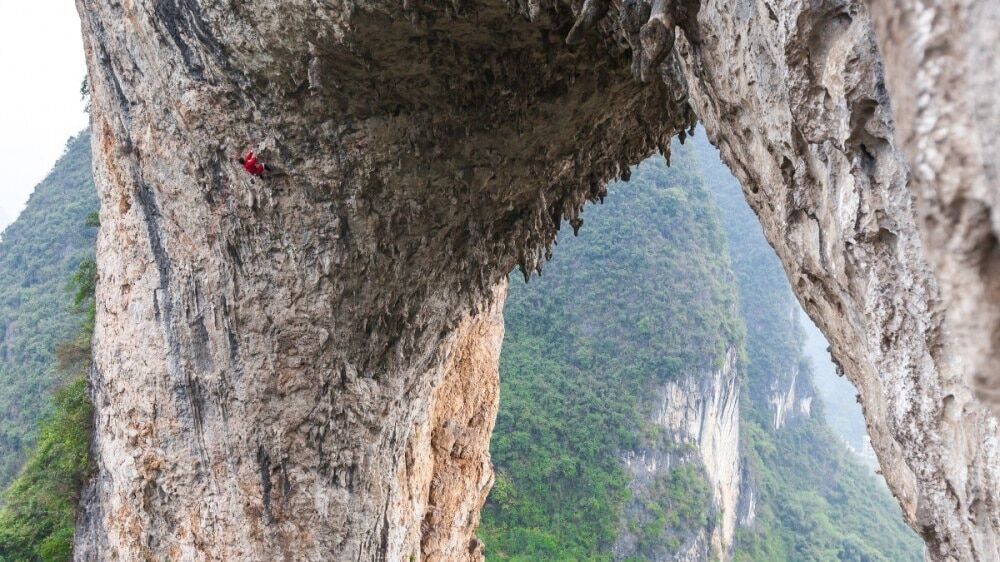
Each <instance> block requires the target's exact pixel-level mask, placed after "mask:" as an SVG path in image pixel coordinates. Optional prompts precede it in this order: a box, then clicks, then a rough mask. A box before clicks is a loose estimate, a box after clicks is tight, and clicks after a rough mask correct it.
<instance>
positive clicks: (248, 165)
mask: <svg viewBox="0 0 1000 562" xmlns="http://www.w3.org/2000/svg"><path fill="white" fill-rule="evenodd" d="M240 164H243V169H244V170H246V171H247V173H248V174H250V175H251V176H254V177H258V178H259V177H261V176H263V175H264V172H265V171H271V167H270V166H268V165H267V164H262V163H261V161H260V160H258V159H257V155H256V154H254V153H253V151H252V150H251V151H249V152H247V155H246V156H244V157H242V158H240Z"/></svg>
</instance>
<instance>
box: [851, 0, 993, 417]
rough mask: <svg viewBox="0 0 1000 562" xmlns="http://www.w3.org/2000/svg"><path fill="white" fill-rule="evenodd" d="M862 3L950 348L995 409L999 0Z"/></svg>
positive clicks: (894, 0)
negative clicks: (881, 64)
mask: <svg viewBox="0 0 1000 562" xmlns="http://www.w3.org/2000/svg"><path fill="white" fill-rule="evenodd" d="M869 4H870V5H871V7H872V12H873V15H874V16H875V21H876V24H877V35H878V39H879V46H880V47H881V52H882V53H883V55H884V57H885V60H886V63H887V64H886V69H887V71H886V79H887V82H888V87H889V91H890V93H891V94H892V102H893V112H894V114H895V120H896V136H897V139H898V140H899V143H900V145H901V146H902V148H903V151H904V153H905V154H906V157H907V160H908V161H909V164H910V170H911V172H912V177H911V178H910V191H911V192H912V193H913V194H914V196H915V200H916V210H917V216H918V218H919V221H920V228H921V236H922V239H923V242H924V248H925V252H926V254H927V257H928V259H929V260H930V262H931V263H932V264H933V266H934V269H935V272H936V273H937V277H938V280H939V284H940V286H941V293H942V296H943V298H944V300H945V303H946V304H947V306H946V307H945V312H946V326H947V330H948V332H950V333H951V334H952V336H953V339H954V341H955V342H956V345H957V346H959V347H956V348H955V350H954V354H955V356H956V360H958V361H962V362H964V363H965V366H964V370H965V371H966V372H967V373H968V374H969V375H971V376H972V377H973V380H974V385H975V389H976V392H977V393H978V395H979V398H980V399H981V400H982V401H983V402H984V403H986V404H987V405H989V406H990V407H992V408H993V412H994V413H995V414H1000V243H998V236H1000V164H998V160H1000V158H998V155H1000V103H997V92H998V91H1000V4H998V3H997V2H995V1H991V0H936V1H933V2H929V1H927V0H869ZM956 392H959V393H961V392H964V383H963V384H962V388H958V389H956Z"/></svg>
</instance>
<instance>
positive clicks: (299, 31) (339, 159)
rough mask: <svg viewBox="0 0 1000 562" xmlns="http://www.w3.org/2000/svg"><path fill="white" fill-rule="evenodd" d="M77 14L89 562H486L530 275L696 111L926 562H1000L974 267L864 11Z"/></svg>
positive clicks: (728, 5)
mask: <svg viewBox="0 0 1000 562" xmlns="http://www.w3.org/2000/svg"><path fill="white" fill-rule="evenodd" d="M77 5H78V8H79V11H80V14H81V17H82V19H83V35H84V42H85V48H86V52H87V58H88V66H89V77H88V78H89V83H90V90H91V93H92V131H93V133H92V134H93V137H92V144H93V152H94V156H95V164H94V165H95V179H96V183H97V185H98V191H99V196H100V199H101V229H100V234H99V236H98V245H97V260H98V270H99V283H98V290H97V320H96V326H95V344H94V355H95V358H94V359H95V366H94V369H93V370H92V373H91V385H92V387H93V399H94V404H95V433H96V434H95V443H94V452H95V456H96V463H97V474H96V476H95V478H94V480H93V482H92V483H91V484H90V485H89V487H88V489H87V491H86V493H85V496H84V499H83V505H82V513H81V516H80V519H79V523H78V530H77V538H76V545H75V557H76V558H77V559H79V560H98V559H100V560H105V559H124V560H141V559H162V558H167V559H175V560H270V559H275V558H282V557H284V558H288V559H330V557H331V556H332V557H333V558H334V559H343V560H406V559H425V560H476V559H479V558H480V557H481V545H480V544H479V543H478V541H477V539H476V538H475V536H474V531H475V528H476V525H477V523H478V517H479V515H478V512H479V508H480V507H481V506H482V504H483V501H484V500H485V496H486V493H487V492H488V490H489V488H490V486H491V484H492V478H493V476H492V469H491V467H490V463H489V458H488V455H487V453H486V451H487V446H488V441H489V434H490V431H491V430H492V426H493V422H494V418H495V415H496V404H497V402H496V400H497V393H496V370H497V358H498V354H499V347H500V341H501V339H502V334H503V328H502V318H501V313H500V311H501V309H502V306H501V305H502V301H503V298H504V292H505V277H506V274H507V273H508V272H509V271H511V270H512V269H513V268H515V267H520V268H521V269H522V270H523V271H524V273H525V275H529V274H530V273H532V272H534V271H536V270H537V269H539V268H540V267H541V265H542V263H543V261H544V259H545V258H546V257H547V256H548V255H549V254H550V252H551V250H552V248H551V245H552V242H553V240H554V237H555V234H556V231H557V229H558V227H559V225H560V223H561V222H562V220H563V219H566V220H567V221H568V222H569V224H570V225H571V226H572V228H573V229H577V228H579V227H581V226H582V223H583V220H582V217H581V213H582V210H583V205H584V204H585V203H586V202H588V201H597V200H600V199H601V198H602V197H603V195H604V192H605V184H606V183H607V182H608V181H609V180H611V179H614V178H627V176H628V170H629V166H630V165H632V164H635V163H637V162H639V161H641V160H642V159H643V158H645V157H646V156H648V155H649V154H651V153H653V152H654V151H657V150H658V151H661V152H663V153H665V154H669V146H670V140H671V138H673V137H674V136H675V135H677V136H682V137H683V136H684V135H685V131H687V130H690V129H691V128H692V127H694V125H695V123H696V120H700V122H702V123H703V124H704V126H705V129H706V131H707V135H708V137H709V139H710V140H711V141H712V142H713V144H715V145H716V146H717V147H718V148H719V149H720V152H721V155H722V158H723V160H724V161H725V162H726V163H727V164H728V165H729V167H730V168H731V169H732V170H733V173H734V175H735V176H736V177H737V178H738V179H739V180H740V182H741V184H742V186H743V188H744V194H745V195H746V197H747V200H748V202H749V203H750V205H751V207H753V209H754V210H755V211H756V213H757V214H758V217H759V218H760V220H761V224H762V226H763V229H764V232H765V235H766V236H767V238H768V241H769V242H770V243H771V244H772V245H773V246H774V248H775V250H776V251H777V253H778V256H779V257H780V258H781V261H782V263H783V265H784V268H785V272H786V274H787V275H788V277H789V280H790V281H791V285H792V288H793V290H794V292H795V293H796V296H797V297H798V299H799V301H800V302H801V303H802V305H803V306H804V308H805V310H806V311H807V313H809V315H810V316H811V317H812V318H813V319H814V321H815V322H816V324H817V326H818V327H819V328H820V329H821V330H822V331H823V332H824V334H825V335H826V336H827V338H828V339H829V341H830V343H831V346H832V351H833V356H834V358H835V359H836V361H837V362H838V363H839V365H840V366H841V368H842V369H843V370H844V371H845V372H846V374H847V375H848V377H849V378H850V379H851V380H852V382H853V383H854V384H855V385H856V386H857V387H858V389H859V392H860V396H861V400H862V404H863V407H864V411H865V416H866V420H867V422H868V426H869V432H870V434H871V437H872V445H873V448H874V449H875V452H876V455H877V456H878V458H879V460H880V463H881V466H882V469H883V471H884V473H885V477H886V481H887V483H888V484H889V486H890V488H891V489H892V490H893V492H894V494H895V495H896V497H897V498H898V500H899V502H900V505H901V507H902V509H903V513H904V516H905V517H906V519H907V521H908V522H909V523H910V524H911V525H912V526H913V527H914V528H915V529H916V530H917V531H918V533H920V534H921V536H922V537H923V538H924V539H925V541H926V542H927V545H928V556H929V557H930V558H931V559H933V560H963V561H964V560H975V561H987V560H995V559H997V558H998V556H1000V551H998V542H997V531H998V529H1000V514H998V506H997V498H996V494H997V490H998V486H997V485H996V483H997V475H998V472H1000V463H998V459H997V454H998V453H997V447H996V437H997V424H996V420H995V418H993V417H992V415H991V414H990V413H989V412H988V409H987V408H986V407H984V406H983V405H981V404H980V403H979V401H978V399H977V398H976V396H975V394H974V393H973V391H972V385H971V382H970V380H971V379H972V378H973V375H974V374H975V376H976V380H981V379H983V378H984V376H985V375H984V373H986V372H987V371H984V370H983V368H982V365H983V364H986V365H989V361H988V357H986V358H985V359H984V357H980V356H957V355H956V353H957V352H958V351H962V353H973V354H975V353H978V351H977V348H974V347H973V348H969V347H968V346H966V347H962V346H959V345H958V344H957V343H956V341H955V340H954V338H953V337H952V336H951V335H950V334H952V331H951V330H950V328H951V327H952V326H953V325H954V326H957V327H967V325H965V324H961V320H960V319H958V318H957V317H956V316H949V315H948V314H947V312H948V310H949V309H948V306H949V305H950V304H951V303H952V301H953V294H955V292H954V286H953V284H952V283H947V284H945V283H941V282H940V280H939V279H938V276H943V275H947V274H948V271H949V268H951V269H955V268H958V270H959V271H963V272H964V271H965V270H964V269H961V268H963V267H969V268H975V267H978V265H977V264H976V263H972V264H971V265H969V264H966V263H960V264H958V265H955V264H953V263H950V262H947V260H944V261H943V262H942V261H940V260H933V261H932V262H931V263H933V264H934V269H932V267H931V266H930V265H928V263H929V262H928V258H927V257H926V256H925V255H924V249H923V246H922V245H921V242H922V240H921V233H922V230H921V227H920V225H919V224H918V221H917V218H916V214H915V212H914V209H913V203H912V202H911V192H910V191H909V189H908V184H907V180H908V166H907V163H906V161H905V159H904V154H903V152H904V151H903V150H901V149H900V148H898V147H897V145H896V140H895V138H894V133H893V131H894V129H893V123H892V118H891V115H890V111H889V96H888V93H887V91H886V87H885V85H884V83H883V66H882V60H881V58H880V56H879V50H878V48H877V46H876V38H875V36H874V32H873V27H872V24H871V20H870V18H869V16H868V11H867V7H866V6H865V5H864V4H861V3H857V2H849V1H842V0H815V1H810V2H796V1H786V2H777V3H767V2H757V1H752V0H714V1H713V0H706V1H704V2H700V3H699V2H695V1H679V2H659V1H657V2H653V3H652V4H650V3H647V2H644V1H626V2H611V3H604V2H601V1H600V0H588V1H587V2H586V3H583V4H579V3H573V4H571V3H563V2H547V1H544V2H535V1H530V2H527V3H517V2H511V3H505V2H494V1H485V2H460V1H456V2H426V3H424V2H418V1H413V2H411V1H407V2H403V3H395V2H391V3H388V2H354V1H348V2H327V1H307V0H287V1H283V2H272V1H262V2H257V3H255V4H254V5H252V6H251V5H249V4H243V3H233V2H225V1H222V0H127V1H122V2H118V1H113V0H105V1H98V0H78V1H77ZM962 6H965V5H962ZM962 6H959V7H960V8H961V7H962ZM956 13H959V14H962V15H964V14H966V13H967V12H963V11H962V10H958V11H957V12H956ZM893 29H895V28H893ZM977 29H979V28H977ZM885 37H886V36H884V35H883V36H880V39H882V40H884V39H885ZM976 37H978V36H976ZM567 39H569V40H570V41H569V42H570V43H572V44H567ZM968 41H972V40H971V39H970V40H967V41H966V43H962V44H961V45H960V46H968V45H967V42H968ZM894 45H895V44H894V43H893V42H892V41H891V40H889V41H887V42H884V43H883V50H888V51H891V50H892V48H893V46H894ZM960 50H961V49H957V51H960ZM933 86H934V84H932V85H931V87H930V90H931V92H932V93H933V92H934V90H933ZM931 97H933V96H931ZM247 148H254V149H256V150H257V151H258V152H259V153H261V154H262V155H263V157H264V158H265V159H266V160H267V161H269V162H271V163H272V165H273V166H274V168H275V172H274V176H273V177H272V178H270V179H268V180H267V181H266V182H260V181H253V180H251V179H250V178H249V177H247V176H246V175H245V174H243V172H242V170H240V169H239V168H238V166H237V165H236V164H235V162H234V159H235V157H236V155H238V154H239V153H241V152H242V151H244V150H246V149H247ZM918 195H919V193H918ZM920 201H921V199H919V198H918V203H919V202H920ZM983 205H984V207H985V209H986V211H985V212H986V214H987V215H988V214H989V209H990V206H989V202H988V201H987V202H986V203H984V204H983ZM981 214H982V213H980V215H981ZM965 216H966V215H963V217H965ZM920 218H921V220H926V213H925V214H921V215H920ZM972 219H975V217H972ZM972 219H969V220H972ZM964 220H965V219H964V218H963V219H961V220H956V221H953V223H954V224H958V225H959V226H961V225H964V224H966V223H965V222H963V221H964ZM953 223H949V224H953ZM921 224H922V223H921ZM583 227H584V228H586V227H585V226H583ZM942 228H945V229H947V225H946V226H945V227H942ZM984 228H985V229H986V230H987V231H989V230H990V229H991V228H992V227H991V226H990V225H989V224H986V225H985V226H984ZM956 236H957V237H959V238H961V233H959V234H956ZM980 239H983V240H986V241H988V240H989V236H986V235H982V236H980V238H977V239H976V240H980ZM932 247H933V246H932ZM990 251H991V250H990V248H989V247H987V248H986V249H985V250H980V251H978V252H972V251H970V254H974V256H977V257H978V259H980V260H982V261H984V262H985V263H988V262H989V260H990V259H991V254H990ZM934 255H935V256H937V255H938V254H934ZM942 264H943V265H942ZM946 266H947V267H946ZM959 277H961V276H958V277H955V278H954V279H958V278H959ZM961 278H962V279H965V278H968V279H972V280H973V281H975V280H976V279H978V278H976V276H975V275H970V276H967V277H961ZM948 279H952V278H951V277H949V278H948ZM970 283H971V281H970ZM941 286H945V287H946V288H947V290H946V291H944V292H943V293H942V290H941V289H939V287H941ZM977 286H978V285H977ZM988 302H996V301H995V300H994V301H988ZM987 312H988V310H987ZM986 325H987V331H988V329H989V325H988V323H986ZM989 335H990V334H987V336H989ZM470 412H473V413H474V415H472V416H471V417H470V416H469V413H470Z"/></svg>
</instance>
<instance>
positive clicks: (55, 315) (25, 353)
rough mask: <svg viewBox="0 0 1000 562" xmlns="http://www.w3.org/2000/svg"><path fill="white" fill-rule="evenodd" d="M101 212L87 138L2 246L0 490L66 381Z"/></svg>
mask: <svg viewBox="0 0 1000 562" xmlns="http://www.w3.org/2000/svg"><path fill="white" fill-rule="evenodd" d="M96 210H97V195H96V193H95V191H94V184H93V181H92V179H91V169H90V134H89V133H86V132H85V133H81V134H80V135H79V136H77V137H75V138H72V139H70V141H69V142H68V143H67V145H66V152H65V153H64V154H63V156H62V157H61V158H60V159H59V161H58V162H56V164H55V166H54V167H53V168H52V171H51V172H50V173H49V175H48V177H46V178H45V180H43V181H42V182H41V183H40V184H38V186H37V187H36V188H35V191H34V192H33V193H32V194H31V198H30V199H29V200H28V204H27V206H26V207H25V209H24V211H23V212H22V213H21V215H20V216H19V217H18V219H17V220H16V221H15V222H14V223H13V224H11V225H10V226H8V227H7V229H6V230H4V232H3V238H2V240H0V487H2V486H6V485H7V483H9V482H10V480H11V479H12V478H13V477H14V475H15V474H16V473H17V471H18V470H19V469H20V467H21V466H22V465H23V463H24V462H25V459H26V458H27V451H28V450H30V448H31V446H32V445H33V443H34V442H35V439H36V437H37V432H36V428H37V427H38V422H39V420H41V419H42V418H43V417H45V416H47V415H49V414H51V412H52V411H53V410H52V401H51V397H52V391H53V390H54V389H55V388H56V387H57V386H59V384H60V383H61V382H62V381H64V380H65V374H64V373H63V372H62V371H60V370H59V368H58V365H57V362H58V361H57V357H56V355H57V348H58V346H59V344H60V343H61V342H64V341H66V340H67V339H69V338H72V337H74V335H75V334H76V333H77V331H78V330H79V329H80V324H81V322H82V321H83V318H82V317H81V316H79V315H75V314H73V312H72V311H71V304H72V303H71V300H72V298H73V296H72V294H71V293H70V292H68V291H67V290H66V281H67V279H68V278H69V277H70V276H71V275H72V274H73V273H74V272H75V271H76V270H77V268H78V267H79V265H80V263H81V262H83V261H84V260H85V259H88V258H91V257H92V256H93V254H94V229H93V228H91V227H89V226H87V224H86V223H87V216H88V215H90V214H91V213H93V212H95V211H96Z"/></svg>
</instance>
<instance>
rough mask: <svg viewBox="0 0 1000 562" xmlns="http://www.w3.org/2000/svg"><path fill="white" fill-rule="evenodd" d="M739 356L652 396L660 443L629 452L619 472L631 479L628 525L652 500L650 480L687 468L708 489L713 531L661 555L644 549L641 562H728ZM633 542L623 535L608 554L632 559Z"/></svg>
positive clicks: (691, 535) (737, 480)
mask: <svg viewBox="0 0 1000 562" xmlns="http://www.w3.org/2000/svg"><path fill="white" fill-rule="evenodd" d="M738 355H739V354H738V353H737V352H736V350H734V349H730V350H729V351H728V352H727V353H726V356H725V361H724V364H723V365H722V367H721V368H719V369H716V370H714V371H713V372H710V373H702V372H695V373H689V374H687V375H686V376H683V377H681V378H680V379H678V380H675V381H670V382H667V383H665V384H661V385H658V388H656V389H655V390H654V391H653V392H652V393H651V399H652V400H653V401H654V406H653V408H652V410H651V416H650V420H649V422H650V423H651V425H652V427H656V428H660V429H662V430H663V432H662V434H660V437H661V441H660V442H658V443H647V444H646V445H647V446H645V447H643V448H641V449H637V450H633V451H628V452H627V453H626V454H625V456H624V461H625V465H626V466H627V467H628V472H629V475H630V477H631V482H630V484H629V490H630V492H631V496H632V498H634V499H633V501H632V502H631V504H630V505H629V506H628V507H627V511H628V512H629V514H628V515H627V519H628V520H633V521H636V520H638V521H641V520H642V518H643V514H642V508H641V504H642V503H643V502H644V501H645V500H646V499H647V498H651V497H655V496H656V495H655V493H653V491H652V488H653V487H654V486H655V485H656V481H657V479H660V478H663V477H664V476H665V475H668V474H669V473H670V471H671V469H673V468H675V467H676V466H679V465H683V464H685V463H694V465H695V466H697V467H698V470H699V472H702V471H703V472H704V475H705V478H706V480H707V482H708V484H709V487H710V489H711V496H712V504H713V511H714V514H715V517H713V518H712V520H713V521H715V522H717V523H715V524H710V525H705V526H703V527H700V528H698V529H694V532H691V531H690V530H689V531H688V532H687V533H684V534H683V536H682V537H679V538H680V539H683V540H681V541H679V544H680V546H679V548H676V549H673V550H671V549H669V548H667V540H666V539H664V540H662V541H661V542H660V543H659V544H656V545H653V546H652V547H648V546H647V549H646V551H645V552H642V553H641V554H642V555H643V556H642V559H644V560H663V561H667V560H676V561H691V562H696V561H703V560H728V559H729V553H730V550H731V548H732V545H733V537H734V534H735V531H736V524H737V516H738V507H739V505H740V490H741V487H742V486H741V463H740V446H739V435H740V419H739V415H740V414H739V412H740V406H739V399H740V392H739V389H740V371H739V368H738V367H739V358H738ZM638 543H639V537H638V536H637V533H635V532H632V531H630V530H629V529H628V528H627V527H626V528H625V529H623V531H622V533H621V535H619V538H618V541H617V543H616V544H615V547H614V553H615V558H616V560H628V559H631V558H632V557H637V555H638V554H639V552H637V551H638V546H639V545H638Z"/></svg>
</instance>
